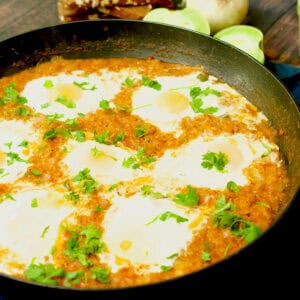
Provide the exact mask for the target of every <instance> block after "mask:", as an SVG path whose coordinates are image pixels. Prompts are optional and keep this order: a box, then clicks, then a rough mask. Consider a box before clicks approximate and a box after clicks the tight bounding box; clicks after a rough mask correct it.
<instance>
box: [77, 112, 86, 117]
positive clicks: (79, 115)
mask: <svg viewBox="0 0 300 300" xmlns="http://www.w3.org/2000/svg"><path fill="white" fill-rule="evenodd" d="M77 116H78V117H84V116H85V114H84V113H82V112H79V113H77Z"/></svg>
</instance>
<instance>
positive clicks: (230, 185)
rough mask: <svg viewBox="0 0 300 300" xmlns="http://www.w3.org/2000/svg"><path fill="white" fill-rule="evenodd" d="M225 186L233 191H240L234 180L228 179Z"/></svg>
mask: <svg viewBox="0 0 300 300" xmlns="http://www.w3.org/2000/svg"><path fill="white" fill-rule="evenodd" d="M226 187H227V189H228V190H229V191H231V192H234V193H238V192H239V191H240V189H239V186H238V185H237V184H236V183H235V182H234V181H228V182H227V186H226Z"/></svg>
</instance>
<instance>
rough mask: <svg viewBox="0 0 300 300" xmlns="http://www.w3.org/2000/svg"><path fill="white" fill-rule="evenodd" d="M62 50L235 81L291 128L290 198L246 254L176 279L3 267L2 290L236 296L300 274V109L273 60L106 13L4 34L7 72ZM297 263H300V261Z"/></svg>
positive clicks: (0, 69)
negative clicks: (60, 281)
mask: <svg viewBox="0 0 300 300" xmlns="http://www.w3.org/2000/svg"><path fill="white" fill-rule="evenodd" d="M56 55H61V56H64V57H65V58H90V57H137V58H146V57H148V56H154V57H155V58H158V59H161V60H164V61H167V62H175V63H183V64H188V65H195V64H201V65H203V66H204V67H205V68H206V69H207V71H208V72H209V73H210V74H212V75H214V76H216V77H218V78H221V79H223V80H224V81H225V82H227V83H229V84H230V85H233V86H234V87H235V88H236V89H237V90H238V91H239V92H240V93H242V94H243V95H244V96H246V97H247V98H248V99H249V100H250V101H251V102H253V103H254V104H255V105H256V106H258V107H259V108H260V109H261V110H262V111H263V112H264V113H265V114H266V116H267V117H268V118H269V119H270V120H271V122H272V124H273V126H274V127H275V128H277V129H281V130H283V132H284V135H283V136H282V137H281V138H280V141H279V143H280V146H281V149H282V151H283V154H284V158H285V160H286V164H287V169H288V176H289V178H290V186H289V190H288V193H289V204H288V205H287V207H286V208H284V209H283V210H282V213H281V216H280V217H279V218H278V220H277V222H276V223H275V225H274V226H272V228H271V229H270V230H268V231H267V232H266V233H265V234H264V235H263V236H262V237H261V238H259V239H258V240H257V241H255V242H254V243H253V244H252V245H250V246H248V247H246V248H245V249H244V250H242V251H240V253H239V254H237V255H234V256H232V257H230V258H229V259H227V260H226V261H223V262H221V263H218V264H216V265H215V266H212V267H209V268H207V269H204V270H202V271H199V272H195V273H193V274H190V275H187V276H183V277H181V278H178V279H175V280H170V281H167V282H162V283H158V284H152V285H145V286H139V287H133V288H126V289H111V290H93V291H91V290H74V289H73V290H72V289H71V290H68V289H65V288H57V287H54V288H49V287H45V286H39V285H36V284H31V283H28V282H23V281H20V280H16V279H14V278H10V277H8V276H4V275H1V276H0V295H1V293H3V294H5V293H6V294H7V295H13V294H15V293H17V294H18V295H20V293H27V294H28V295H33V296H37V295H40V297H41V298H44V299H45V298H47V297H49V298H52V299H53V297H55V296H60V297H61V298H60V299H66V297H67V298H70V299H75V298H86V299H87V297H89V299H91V297H92V298H99V299H101V298H108V299H111V298H120V297H122V298H124V297H126V298H127V297H128V296H142V297H150V296H155V297H159V298H161V297H162V295H163V293H165V292H166V293H168V298H169V297H171V296H173V295H176V294H177V293H180V292H185V293H186V295H190V296H191V294H194V293H197V294H198V296H199V297H200V296H201V295H203V293H207V294H209V295H210V296H218V295H223V296H226V295H227V296H230V295H231V296H233V295H234V294H235V290H236V289H237V288H241V289H242V290H243V291H244V295H247V296H249V295H250V294H251V292H253V293H254V294H255V293H256V291H258V289H265V291H266V292H268V293H269V295H271V292H272V291H277V290H278V289H279V288H280V287H282V288H284V285H283V283H282V278H283V277H285V278H287V279H289V280H292V276H290V277H289V275H288V274H287V272H288V271H290V270H289V268H288V267H287V266H289V267H290V266H291V267H293V265H296V259H298V258H297V257H298V255H296V254H297V253H296V252H298V250H296V245H295V242H294V239H293V232H294V233H296V230H295V229H296V226H297V222H296V214H297V211H298V212H299V205H298V204H297V203H296V201H297V200H296V194H297V191H298V189H299V182H300V160H299V149H300V114H299V111H298V109H297V106H296V105H295V103H294V101H293V99H292V97H291V96H290V94H289V93H288V91H287V90H286V89H285V88H284V86H283V85H282V84H281V83H280V82H279V81H278V80H277V79H276V78H275V77H274V76H273V75H272V74H271V73H270V72H269V71H268V70H267V69H266V68H264V67H263V66H262V65H261V64H259V63H258V62H256V61H255V60H254V59H252V58H251V57H249V56H248V55H246V54H244V53H242V52H240V51H238V50H236V48H234V47H232V46H230V45H226V44H224V43H222V42H220V41H217V40H215V39H213V38H211V37H209V36H206V35H201V34H197V33H195V32H192V31H187V30H184V29H180V28H177V27H171V26H166V25H161V24H152V23H146V22H141V21H125V20H102V21H83V22H75V23H69V24H63V25H58V26H54V27H49V28H44V29H40V30H37V31H33V32H29V33H26V34H22V35H19V36H16V37H14V38H11V39H8V40H6V41H3V42H1V43H0V76H6V75H9V74H11V73H14V72H18V71H19V70H22V69H24V68H28V67H30V66H34V65H36V64H37V63H39V62H42V61H47V60H49V59H50V58H51V57H53V56H56ZM0 234H1V229H0ZM296 234H297V233H296ZM293 255H294V256H293ZM298 262H299V259H298ZM291 271H293V269H291ZM294 271H298V270H296V268H295V269H294ZM268 280H270V281H271V285H270V286H268V283H267V282H268ZM289 290H291V289H290V287H289ZM27 294H24V295H27ZM241 296H242V295H241Z"/></svg>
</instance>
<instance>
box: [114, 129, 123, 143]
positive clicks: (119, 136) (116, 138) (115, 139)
mask: <svg viewBox="0 0 300 300" xmlns="http://www.w3.org/2000/svg"><path fill="white" fill-rule="evenodd" d="M124 138H125V133H124V132H119V133H117V134H116V135H115V137H114V140H113V144H114V145H115V144H117V143H118V142H120V141H123V140H124Z"/></svg>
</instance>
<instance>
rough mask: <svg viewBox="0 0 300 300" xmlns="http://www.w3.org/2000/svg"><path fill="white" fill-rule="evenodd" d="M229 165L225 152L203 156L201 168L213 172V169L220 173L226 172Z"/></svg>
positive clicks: (209, 153)
mask: <svg viewBox="0 0 300 300" xmlns="http://www.w3.org/2000/svg"><path fill="white" fill-rule="evenodd" d="M227 163H228V157H227V155H226V154H225V153H223V152H219V153H216V152H207V153H205V154H204V155H203V156H202V163H201V166H202V167H203V168H205V169H208V170H211V169H212V168H213V167H215V168H216V169H217V171H219V172H225V170H224V168H225V166H226V165H227Z"/></svg>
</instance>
